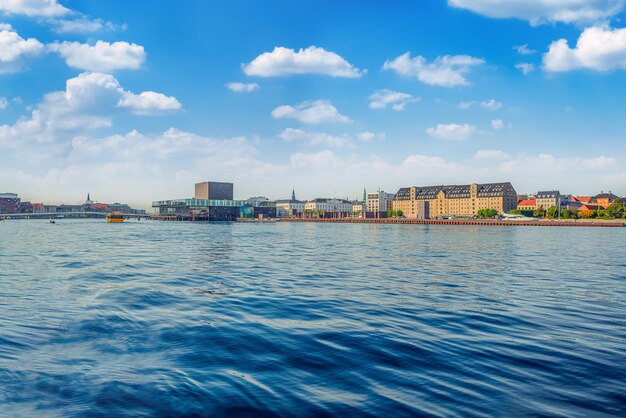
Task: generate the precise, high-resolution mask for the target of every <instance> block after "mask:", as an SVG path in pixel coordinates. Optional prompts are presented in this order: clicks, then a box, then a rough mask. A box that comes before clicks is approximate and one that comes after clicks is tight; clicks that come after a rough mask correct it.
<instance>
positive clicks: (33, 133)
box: [0, 73, 180, 154]
mask: <svg viewBox="0 0 626 418" xmlns="http://www.w3.org/2000/svg"><path fill="white" fill-rule="evenodd" d="M178 108H180V104H179V103H178V101H177V100H176V99H174V98H173V97H167V96H164V95H161V94H159V93H154V92H143V93H140V94H138V95H136V94H134V93H132V92H130V91H127V90H125V89H123V88H122V87H121V86H120V84H119V82H118V81H117V79H116V78H115V77H113V76H112V75H109V74H102V73H83V74H80V75H78V76H77V77H74V78H71V79H69V80H67V82H66V87H65V90H64V91H55V92H52V93H48V94H46V95H45V96H44V98H43V100H42V101H41V102H40V103H39V104H37V106H36V107H35V108H34V109H33V111H32V113H31V116H30V117H29V118H22V119H19V120H18V121H17V122H16V123H15V124H13V125H1V126H0V142H5V143H7V142H8V143H14V141H21V142H22V143H24V142H35V143H50V144H52V145H53V146H52V147H51V148H50V150H49V152H51V153H52V154H54V153H58V152H62V151H63V149H62V148H59V147H56V146H54V143H55V142H56V141H59V140H61V141H64V140H66V138H68V137H71V136H72V135H76V134H79V133H84V132H88V131H90V130H92V129H97V128H103V127H109V126H111V124H112V122H111V119H112V117H113V116H114V115H115V114H117V113H119V112H121V111H123V110H128V111H131V112H133V113H137V114H142V115H145V114H153V113H161V112H164V111H166V110H175V109H178Z"/></svg>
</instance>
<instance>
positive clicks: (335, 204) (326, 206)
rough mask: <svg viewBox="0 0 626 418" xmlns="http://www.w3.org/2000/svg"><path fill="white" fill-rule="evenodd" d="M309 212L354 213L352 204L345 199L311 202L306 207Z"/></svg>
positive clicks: (320, 199) (322, 199)
mask: <svg viewBox="0 0 626 418" xmlns="http://www.w3.org/2000/svg"><path fill="white" fill-rule="evenodd" d="M304 210H305V211H307V212H317V211H322V212H333V213H334V212H343V213H352V202H350V201H348V200H344V199H324V198H318V199H313V200H309V201H308V202H306V204H305V205H304Z"/></svg>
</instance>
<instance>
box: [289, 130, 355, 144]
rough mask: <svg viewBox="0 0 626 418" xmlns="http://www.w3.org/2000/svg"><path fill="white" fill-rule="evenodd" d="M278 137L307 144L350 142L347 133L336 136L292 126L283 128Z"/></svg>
mask: <svg viewBox="0 0 626 418" xmlns="http://www.w3.org/2000/svg"><path fill="white" fill-rule="evenodd" d="M278 137H279V138H280V139H282V140H283V141H286V142H304V143H306V144H308V145H327V146H331V147H341V146H344V145H347V144H349V143H350V137H349V136H347V135H342V136H336V135H330V134H327V133H322V132H309V131H304V130H302V129H293V128H287V129H285V130H284V131H282V132H281V133H280V135H278Z"/></svg>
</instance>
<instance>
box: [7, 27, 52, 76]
mask: <svg viewBox="0 0 626 418" xmlns="http://www.w3.org/2000/svg"><path fill="white" fill-rule="evenodd" d="M44 50H45V47H44V45H43V44H42V43H41V42H39V41H38V40H37V39H35V38H29V39H24V38H22V37H21V36H20V35H18V33H17V32H15V31H14V30H13V28H12V27H11V25H9V24H7V23H3V24H1V25H0V73H8V72H14V71H18V70H19V69H20V68H21V65H22V62H23V60H24V58H26V57H28V56H34V55H38V54H41V53H42V52H43V51H44Z"/></svg>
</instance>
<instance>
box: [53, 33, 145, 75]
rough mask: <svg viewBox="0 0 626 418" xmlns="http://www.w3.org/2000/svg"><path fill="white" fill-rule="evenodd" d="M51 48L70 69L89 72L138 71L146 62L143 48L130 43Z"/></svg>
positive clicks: (76, 44)
mask: <svg viewBox="0 0 626 418" xmlns="http://www.w3.org/2000/svg"><path fill="white" fill-rule="evenodd" d="M49 48H50V50H51V51H55V52H58V53H59V54H60V55H61V56H62V57H63V58H64V59H65V62H66V63H67V65H69V66H70V67H74V68H79V69H81V70H88V71H104V72H108V71H114V70H136V69H138V68H139V67H141V65H142V64H143V63H144V61H145V60H146V53H145V51H144V48H143V46H141V45H137V44H130V43H128V42H113V43H109V42H105V41H97V42H96V44H95V45H89V44H81V43H79V42H61V43H53V44H50V46H49Z"/></svg>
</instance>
